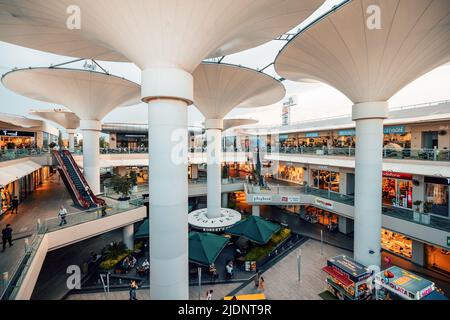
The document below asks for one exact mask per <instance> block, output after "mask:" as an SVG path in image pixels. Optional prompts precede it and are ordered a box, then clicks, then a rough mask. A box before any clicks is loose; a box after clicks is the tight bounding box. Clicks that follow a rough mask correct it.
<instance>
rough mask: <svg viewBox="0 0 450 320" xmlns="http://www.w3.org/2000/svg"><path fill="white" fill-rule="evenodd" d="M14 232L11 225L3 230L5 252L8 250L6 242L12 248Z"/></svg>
mask: <svg viewBox="0 0 450 320" xmlns="http://www.w3.org/2000/svg"><path fill="white" fill-rule="evenodd" d="M12 232H13V229H12V228H11V225H10V224H7V225H6V227H5V228H4V229H3V230H2V240H3V251H5V249H6V242H8V243H9V247H12V246H13V244H12Z"/></svg>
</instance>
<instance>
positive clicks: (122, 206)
mask: <svg viewBox="0 0 450 320" xmlns="http://www.w3.org/2000/svg"><path fill="white" fill-rule="evenodd" d="M128 208H130V203H129V202H128V200H119V209H128Z"/></svg>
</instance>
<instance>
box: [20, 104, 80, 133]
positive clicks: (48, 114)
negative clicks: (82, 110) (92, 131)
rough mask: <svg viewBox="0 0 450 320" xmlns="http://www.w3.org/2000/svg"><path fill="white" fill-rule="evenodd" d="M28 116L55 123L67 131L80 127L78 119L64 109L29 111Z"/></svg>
mask: <svg viewBox="0 0 450 320" xmlns="http://www.w3.org/2000/svg"><path fill="white" fill-rule="evenodd" d="M29 114H31V115H33V116H38V117H40V118H42V119H46V120H49V121H52V122H55V123H57V124H59V125H60V126H61V127H63V128H65V129H69V130H73V129H77V128H78V127H79V126H80V118H79V117H78V116H77V115H76V114H75V113H73V112H72V111H68V110H64V109H50V110H31V111H30V112H29Z"/></svg>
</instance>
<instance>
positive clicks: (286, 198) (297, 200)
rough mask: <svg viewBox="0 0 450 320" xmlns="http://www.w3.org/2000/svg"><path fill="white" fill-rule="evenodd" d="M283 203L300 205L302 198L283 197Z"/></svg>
mask: <svg viewBox="0 0 450 320" xmlns="http://www.w3.org/2000/svg"><path fill="white" fill-rule="evenodd" d="M281 202H286V203H299V202H300V196H287V197H281Z"/></svg>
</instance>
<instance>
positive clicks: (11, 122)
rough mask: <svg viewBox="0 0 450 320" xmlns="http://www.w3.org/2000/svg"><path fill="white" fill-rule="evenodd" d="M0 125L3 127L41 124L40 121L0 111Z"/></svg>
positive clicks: (14, 127) (17, 127)
mask: <svg viewBox="0 0 450 320" xmlns="http://www.w3.org/2000/svg"><path fill="white" fill-rule="evenodd" d="M0 125H1V126H2V128H3V129H21V128H33V127H39V126H41V125H42V121H40V120H34V119H28V118H25V117H21V116H16V115H12V114H6V113H0Z"/></svg>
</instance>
